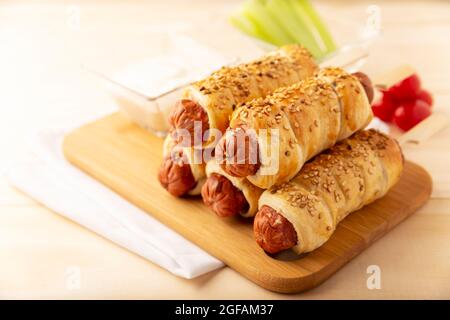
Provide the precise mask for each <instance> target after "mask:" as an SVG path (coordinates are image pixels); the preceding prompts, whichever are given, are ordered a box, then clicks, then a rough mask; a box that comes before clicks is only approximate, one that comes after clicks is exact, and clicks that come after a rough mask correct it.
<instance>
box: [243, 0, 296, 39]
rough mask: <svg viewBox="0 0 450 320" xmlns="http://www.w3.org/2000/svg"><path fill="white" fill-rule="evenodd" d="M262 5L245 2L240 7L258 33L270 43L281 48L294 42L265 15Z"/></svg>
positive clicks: (257, 2) (261, 2)
mask: <svg viewBox="0 0 450 320" xmlns="http://www.w3.org/2000/svg"><path fill="white" fill-rule="evenodd" d="M263 4H264V2H263V1H258V0H247V1H245V2H244V3H243V5H242V13H243V14H244V16H245V17H246V18H247V19H248V20H249V21H251V22H252V23H253V25H254V26H255V27H256V28H257V29H258V30H260V32H262V33H263V34H266V35H267V36H268V38H269V39H270V42H271V43H273V44H275V45H279V46H281V45H284V44H287V43H293V42H295V41H294V39H292V38H291V37H290V36H289V35H288V34H287V33H286V32H285V31H284V30H283V29H282V28H280V26H279V25H278V24H277V23H276V22H275V21H274V20H273V18H272V17H271V15H270V14H268V13H267V11H266V9H265V7H264V5H263Z"/></svg>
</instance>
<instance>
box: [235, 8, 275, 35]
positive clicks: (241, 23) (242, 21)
mask: <svg viewBox="0 0 450 320" xmlns="http://www.w3.org/2000/svg"><path fill="white" fill-rule="evenodd" d="M230 22H231V24H232V25H234V26H235V27H236V28H238V29H240V30H241V31H243V32H245V33H247V34H248V35H250V36H252V37H255V38H259V39H261V40H264V41H266V42H271V39H270V37H269V36H267V34H265V33H264V32H262V31H261V30H259V29H258V28H257V26H255V24H253V22H252V21H250V20H248V19H247V18H246V16H245V15H244V14H243V13H242V12H238V13H235V14H232V15H231V16H230Z"/></svg>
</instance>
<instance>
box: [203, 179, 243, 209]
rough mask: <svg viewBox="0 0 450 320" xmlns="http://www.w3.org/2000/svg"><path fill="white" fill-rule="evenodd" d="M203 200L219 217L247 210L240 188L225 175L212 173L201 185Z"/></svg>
mask: <svg viewBox="0 0 450 320" xmlns="http://www.w3.org/2000/svg"><path fill="white" fill-rule="evenodd" d="M202 197H203V202H204V203H205V205H206V206H208V207H209V208H211V209H212V210H213V211H214V212H215V213H216V214H217V215H218V216H219V217H230V216H234V215H236V214H239V213H241V212H245V211H247V210H248V207H249V205H248V202H247V200H246V199H245V196H244V194H243V193H242V191H241V190H239V189H238V188H236V187H235V186H234V185H233V184H232V183H231V181H230V180H228V179H227V178H226V177H224V176H222V175H219V174H215V173H213V174H212V175H211V176H209V177H208V179H207V180H206V183H205V184H204V185H203V187H202Z"/></svg>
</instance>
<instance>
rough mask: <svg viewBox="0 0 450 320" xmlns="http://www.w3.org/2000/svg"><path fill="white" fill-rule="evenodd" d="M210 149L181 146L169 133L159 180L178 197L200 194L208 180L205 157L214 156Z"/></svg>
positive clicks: (165, 143)
mask: <svg viewBox="0 0 450 320" xmlns="http://www.w3.org/2000/svg"><path fill="white" fill-rule="evenodd" d="M209 151H210V152H208V150H202V149H196V148H194V147H180V146H179V145H178V144H177V143H176V142H175V141H174V140H173V139H172V138H171V136H170V135H168V136H167V137H166V139H165V140H164V144H163V162H162V164H161V166H160V169H159V172H158V179H159V182H160V183H161V185H162V186H163V187H164V188H165V189H166V190H167V191H168V192H169V193H170V194H171V195H173V196H176V197H180V196H184V195H192V196H194V195H199V194H200V190H201V187H202V185H203V183H204V182H205V180H206V173H205V166H206V164H205V161H204V160H205V157H209V156H211V157H212V155H211V154H212V151H213V150H209ZM207 160H208V159H207Z"/></svg>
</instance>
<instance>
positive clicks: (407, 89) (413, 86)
mask: <svg viewBox="0 0 450 320" xmlns="http://www.w3.org/2000/svg"><path fill="white" fill-rule="evenodd" d="M388 92H389V93H390V94H391V95H392V96H393V97H394V98H395V99H396V100H399V101H404V100H409V99H414V98H416V97H417V95H418V94H419V92H420V79H419V76H418V75H417V74H413V75H411V76H409V77H408V78H406V79H404V80H403V81H401V82H400V83H398V84H396V85H394V86H392V87H391V88H389V90H388Z"/></svg>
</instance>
